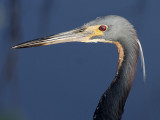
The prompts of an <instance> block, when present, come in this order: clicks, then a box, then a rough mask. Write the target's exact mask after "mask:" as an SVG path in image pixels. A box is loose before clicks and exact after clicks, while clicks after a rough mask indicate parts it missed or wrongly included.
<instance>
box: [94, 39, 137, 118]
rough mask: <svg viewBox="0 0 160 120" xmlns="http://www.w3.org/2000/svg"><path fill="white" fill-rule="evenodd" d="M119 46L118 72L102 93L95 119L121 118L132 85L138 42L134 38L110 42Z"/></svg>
mask: <svg viewBox="0 0 160 120" xmlns="http://www.w3.org/2000/svg"><path fill="white" fill-rule="evenodd" d="M110 43H113V44H115V45H116V46H117V49H118V53H119V62H118V68H117V73H116V76H115V78H114V80H113V81H112V83H111V85H110V86H109V88H108V89H107V90H106V91H105V93H104V94H103V95H102V97H101V100H100V102H99V104H98V106H97V108H96V111H95V113H94V118H93V119H94V120H120V119H121V116H122V113H123V109H124V105H125V102H126V99H127V97H128V94H129V92H130V89H131V87H132V83H133V80H134V75H135V71H136V65H137V59H138V49H139V47H138V44H137V42H136V41H134V40H130V43H126V41H125V40H120V41H118V42H110Z"/></svg>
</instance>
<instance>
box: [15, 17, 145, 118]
mask: <svg viewBox="0 0 160 120" xmlns="http://www.w3.org/2000/svg"><path fill="white" fill-rule="evenodd" d="M64 42H85V43H88V42H104V43H111V44H114V45H116V46H117V49H118V53H119V60H118V68H117V72H116V76H115V78H114V80H113V82H112V83H111V85H110V86H109V88H108V89H107V90H106V91H105V92H104V94H103V95H102V97H101V99H100V101H99V104H98V106H97V108H96V111H95V113H94V116H93V120H120V119H121V117H122V113H123V110H124V105H125V102H126V99H127V97H128V95H129V92H130V90H131V87H132V83H133V80H134V75H135V71H136V66H137V60H138V54H139V50H140V53H141V60H142V65H143V71H144V72H143V73H144V77H145V65H144V57H143V51H142V47H141V44H140V42H139V40H138V37H137V34H136V32H135V30H134V28H133V26H132V25H131V24H130V22H128V21H127V20H126V19H125V18H123V17H120V16H115V15H111V16H105V17H100V18H97V19H96V20H93V21H91V22H89V23H87V24H85V25H83V26H82V27H80V28H77V29H74V30H71V31H68V32H64V33H60V34H56V35H52V36H49V37H44V38H41V39H36V40H33V41H28V42H25V43H22V44H19V45H16V46H14V47H12V48H27V47H35V46H42V45H50V44H57V43H64Z"/></svg>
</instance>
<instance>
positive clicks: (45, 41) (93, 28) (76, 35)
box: [12, 15, 135, 48]
mask: <svg viewBox="0 0 160 120" xmlns="http://www.w3.org/2000/svg"><path fill="white" fill-rule="evenodd" d="M133 34H135V31H134V29H133V27H132V25H131V24H130V23H129V22H128V21H127V20H126V19H124V18H123V17H120V16H114V15H112V16H106V17H100V18H97V19H95V20H93V21H91V22H89V23H87V24H85V25H83V26H82V27H79V28H76V29H74V30H71V31H67V32H63V33H59V34H56V35H51V36H48V37H44V38H40V39H36V40H32V41H28V42H25V43H22V44H18V45H16V46H14V47H12V48H27V47H35V46H43V45H51V44H58V43H65V42H86V43H87V42H112V41H118V40H119V38H123V37H126V36H129V37H132V36H133Z"/></svg>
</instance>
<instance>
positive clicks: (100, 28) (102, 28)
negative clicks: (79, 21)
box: [99, 25, 107, 31]
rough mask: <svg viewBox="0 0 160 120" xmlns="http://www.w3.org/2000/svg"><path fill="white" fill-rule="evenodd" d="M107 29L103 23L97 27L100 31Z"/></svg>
mask: <svg viewBox="0 0 160 120" xmlns="http://www.w3.org/2000/svg"><path fill="white" fill-rule="evenodd" d="M106 29H107V27H106V26H105V25H101V26H100V27H99V30H100V31H105V30H106Z"/></svg>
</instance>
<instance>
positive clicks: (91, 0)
mask: <svg viewBox="0 0 160 120" xmlns="http://www.w3.org/2000/svg"><path fill="white" fill-rule="evenodd" d="M20 2H21V3H20V6H21V11H20V13H21V23H20V24H21V35H22V37H21V42H25V41H28V40H32V39H35V38H40V37H44V36H47V35H51V34H56V33H59V32H64V31H67V30H71V29H74V28H76V27H79V26H81V25H83V24H84V23H86V22H89V21H90V20H93V19H95V18H96V17H99V16H106V15H111V14H114V15H120V16H123V17H125V18H126V19H128V20H129V21H130V22H131V23H132V24H133V25H134V27H135V29H136V31H137V34H138V37H139V39H140V41H141V44H142V48H143V52H144V57H145V63H146V74H147V75H146V82H144V81H143V73H142V69H141V65H140V60H139V61H138V65H137V71H136V74H135V81H134V84H133V87H132V90H131V93H130V95H129V97H128V99H127V102H126V105H125V110H124V114H123V120H158V119H160V115H159V114H160V74H159V72H160V70H159V68H160V67H159V61H160V54H159V52H160V51H159V44H160V39H159V34H160V33H159V32H160V23H159V22H160V14H159V11H160V1H159V0H154V1H153V0H152V1H151V0H112V1H111V0H53V1H50V4H48V6H49V7H46V8H44V3H45V0H21V1H20ZM8 4H9V2H8V1H7V0H1V1H0V9H1V12H0V14H1V15H0V16H1V20H0V21H1V24H0V39H1V40H0V63H1V64H0V67H1V71H0V72H3V67H2V66H3V64H4V63H5V58H6V56H7V54H8V52H9V51H11V50H10V47H11V45H8V42H7V41H9V39H8V38H7V32H6V30H7V29H8V26H9V19H10V18H9V17H8V16H9V15H8V12H7V11H8V8H7V6H8ZM46 9H49V10H48V11H49V13H48V12H47V14H46V13H44V11H45V10H46ZM12 45H13V44H12ZM13 52H14V54H18V61H17V62H18V63H17V67H16V68H17V71H15V72H14V74H16V75H15V76H13V79H12V81H10V82H9V83H8V85H7V86H6V87H5V89H4V90H3V95H1V97H3V98H1V104H2V105H1V106H3V107H1V109H2V110H1V111H14V112H15V111H17V112H16V113H19V114H21V116H22V118H24V119H27V120H64V119H66V120H91V119H92V116H93V113H94V110H95V108H96V106H97V104H98V102H99V99H100V97H101V95H102V93H103V92H104V91H105V90H106V89H107V88H108V86H109V85H110V83H111V81H112V80H113V78H114V75H115V73H116V68H117V61H118V53H117V49H116V47H115V46H113V45H111V44H104V43H96V44H95V43H87V44H85V43H64V44H57V45H51V46H44V47H37V48H30V49H20V50H14V51H13Z"/></svg>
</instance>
